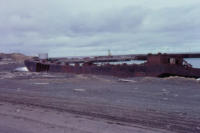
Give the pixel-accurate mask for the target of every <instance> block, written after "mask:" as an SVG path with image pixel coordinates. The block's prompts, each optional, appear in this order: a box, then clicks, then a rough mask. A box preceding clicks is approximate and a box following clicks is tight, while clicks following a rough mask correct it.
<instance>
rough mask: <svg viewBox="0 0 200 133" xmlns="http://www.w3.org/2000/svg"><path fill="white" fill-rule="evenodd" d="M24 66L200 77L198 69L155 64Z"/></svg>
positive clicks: (40, 69) (28, 63) (29, 63)
mask: <svg viewBox="0 0 200 133" xmlns="http://www.w3.org/2000/svg"><path fill="white" fill-rule="evenodd" d="M25 65H26V66H27V68H28V69H29V71H32V72H61V73H76V74H98V75H111V76H117V77H138V76H152V77H166V76H171V75H172V76H183V77H194V78H199V77H200V69H197V68H191V67H185V66H176V65H166V64H163V65H160V64H159V65H156V64H141V65H136V64H132V65H127V64H122V65H111V64H105V65H102V66H97V65H94V64H93V65H83V66H79V65H75V66H70V65H59V64H45V63H38V62H34V61H30V60H26V61H25Z"/></svg>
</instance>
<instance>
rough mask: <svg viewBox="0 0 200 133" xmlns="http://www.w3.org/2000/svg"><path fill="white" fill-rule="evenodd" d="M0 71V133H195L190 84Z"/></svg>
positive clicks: (198, 87)
mask: <svg viewBox="0 0 200 133" xmlns="http://www.w3.org/2000/svg"><path fill="white" fill-rule="evenodd" d="M1 68H2V70H0V132H3V133H4V132H5V133H29V132H30V133H36V132H41V133H51V132H52V133H55V132H56V133H59V132H60V133H65V132H67V133H68V132H69V133H112V132H113V133H118V132H119V133H168V132H172V133H199V132H200V103H199V101H200V83H199V82H198V81H197V80H196V79H187V78H180V77H170V78H163V79H160V78H151V77H143V78H129V79H121V78H117V77H111V76H96V75H74V74H61V73H60V74H59V73H57V74H53V73H30V72H10V70H9V71H8V70H6V69H5V64H4V67H1ZM3 68H4V69H3ZM6 68H8V67H6Z"/></svg>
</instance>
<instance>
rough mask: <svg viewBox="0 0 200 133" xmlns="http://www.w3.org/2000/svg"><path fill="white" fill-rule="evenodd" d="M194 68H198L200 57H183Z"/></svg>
mask: <svg viewBox="0 0 200 133" xmlns="http://www.w3.org/2000/svg"><path fill="white" fill-rule="evenodd" d="M185 61H187V62H188V63H189V64H191V65H192V67H194V68H200V58H187V59H185Z"/></svg>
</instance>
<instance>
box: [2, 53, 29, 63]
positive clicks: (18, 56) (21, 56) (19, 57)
mask: <svg viewBox="0 0 200 133" xmlns="http://www.w3.org/2000/svg"><path fill="white" fill-rule="evenodd" d="M0 58H2V59H5V58H7V59H12V60H14V61H16V62H23V61H24V60H26V59H29V58H31V57H30V56H26V55H24V54H20V53H11V54H5V53H0Z"/></svg>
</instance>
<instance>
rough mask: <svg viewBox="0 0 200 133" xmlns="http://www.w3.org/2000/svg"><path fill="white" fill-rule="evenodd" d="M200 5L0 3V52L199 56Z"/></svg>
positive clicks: (163, 0) (104, 0)
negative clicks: (182, 54)
mask: <svg viewBox="0 0 200 133" xmlns="http://www.w3.org/2000/svg"><path fill="white" fill-rule="evenodd" d="M199 7H200V0H0V52H21V53H25V54H28V55H36V54H37V53H49V54H50V56H81V55H83V56H86V55H106V54H107V51H108V49H110V50H111V53H112V54H134V53H150V52H151V53H157V52H200V8H199Z"/></svg>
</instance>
